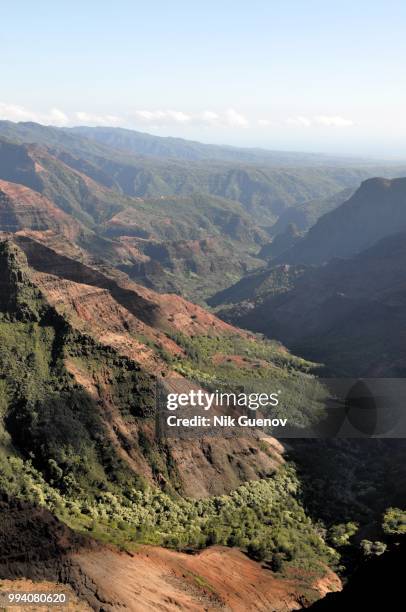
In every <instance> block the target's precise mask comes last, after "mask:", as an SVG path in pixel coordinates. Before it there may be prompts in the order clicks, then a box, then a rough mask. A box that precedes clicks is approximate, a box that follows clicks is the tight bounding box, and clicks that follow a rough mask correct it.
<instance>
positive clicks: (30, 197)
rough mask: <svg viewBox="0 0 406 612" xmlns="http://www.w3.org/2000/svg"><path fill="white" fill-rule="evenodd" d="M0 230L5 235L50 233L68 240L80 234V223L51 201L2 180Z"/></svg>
mask: <svg viewBox="0 0 406 612" xmlns="http://www.w3.org/2000/svg"><path fill="white" fill-rule="evenodd" d="M0 228H1V230H2V231H4V232H17V231H19V230H22V229H31V230H34V231H47V230H51V231H54V232H57V233H59V234H60V235H61V236H65V237H66V238H68V239H70V240H74V239H75V238H77V237H78V235H79V234H80V232H81V227H80V225H79V223H78V222H77V221H75V219H73V218H71V217H69V215H67V214H66V213H64V212H63V211H62V210H60V209H59V208H57V207H56V206H55V205H54V204H53V203H52V202H51V200H49V199H48V198H46V197H45V196H43V195H41V194H40V193H38V192H36V191H34V190H32V189H30V188H29V187H25V186H23V185H18V184H16V183H10V182H7V181H3V180H0Z"/></svg>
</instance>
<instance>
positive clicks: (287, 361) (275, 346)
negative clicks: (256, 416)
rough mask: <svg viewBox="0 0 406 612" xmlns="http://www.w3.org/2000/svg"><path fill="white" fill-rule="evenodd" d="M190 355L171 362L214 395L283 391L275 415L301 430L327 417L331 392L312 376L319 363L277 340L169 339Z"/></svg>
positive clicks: (179, 335)
mask: <svg viewBox="0 0 406 612" xmlns="http://www.w3.org/2000/svg"><path fill="white" fill-rule="evenodd" d="M170 337H171V338H172V339H173V340H175V342H176V343H177V344H179V345H180V346H181V347H182V348H183V349H184V351H185V357H176V358H174V359H172V362H171V365H172V368H173V369H174V370H175V371H177V372H180V373H181V374H183V375H184V376H186V377H187V378H189V379H191V380H194V381H195V382H196V383H198V384H201V385H204V386H205V388H207V389H211V390H213V391H215V390H216V389H218V390H221V388H222V387H225V388H226V389H227V390H228V391H231V390H238V391H239V392H241V391H242V390H244V392H246V393H261V392H264V393H272V392H276V391H279V390H280V391H281V395H280V397H281V401H280V405H279V406H278V407H275V408H272V416H275V417H282V418H283V417H288V419H289V420H290V422H291V423H292V424H294V425H295V426H297V427H302V426H306V425H309V424H310V423H312V422H316V421H318V420H319V419H320V418H322V417H323V414H324V399H325V397H326V396H327V392H326V389H324V387H323V386H322V385H321V384H320V383H319V382H318V381H317V379H316V378H315V376H314V375H313V372H314V371H315V369H316V364H314V363H311V362H309V361H306V360H304V359H301V358H300V357H295V356H293V355H291V354H290V353H288V352H287V351H286V349H284V347H282V345H281V344H280V343H278V342H275V341H271V340H266V339H264V338H261V337H260V336H257V337H254V336H252V337H251V338H250V337H246V338H244V337H243V336H241V335H233V334H230V335H228V336H227V335H225V336H221V337H220V336H217V337H215V336H214V337H213V336H185V335H184V334H182V333H177V334H171V336H170Z"/></svg>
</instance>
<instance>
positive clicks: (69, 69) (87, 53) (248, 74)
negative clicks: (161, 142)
mask: <svg viewBox="0 0 406 612" xmlns="http://www.w3.org/2000/svg"><path fill="white" fill-rule="evenodd" d="M1 13H2V17H1V21H2V27H1V31H0V63H1V80H0V119H9V120H12V121H31V120H32V121H38V122H40V123H45V124H53V125H59V126H71V125H110V126H116V127H127V128H131V129H137V130H141V131H145V132H150V133H153V134H157V135H162V136H179V137H182V138H188V139H194V140H200V141H203V142H213V143H224V144H232V145H238V146H255V147H256V146H259V147H265V148H269V149H280V150H297V151H324V152H327V153H336V154H337V153H338V154H353V155H371V156H377V157H381V158H383V157H403V158H405V157H406V112H405V109H406V2H405V1H404V0H401V1H395V0H386V1H383V0H382V1H376V0H369V1H365V0H357V1H354V0H352V1H351V2H350V1H348V0H339V1H336V2H333V1H329V0H324V1H319V0H232V1H231V0H216V1H213V0H189V1H187V2H186V1H183V0H171V1H169V0H167V1H163V0H159V1H157V0H149V1H148V2H145V1H138V0H132V1H130V0H115V1H114V2H113V1H106V0H99V1H98V2H96V1H94V0H86V1H85V2H83V0H81V1H78V0H70V1H69V2H68V1H65V0H58V1H57V2H55V0H52V1H48V0H37V1H36V2H32V0H18V2H3V3H2V7H1Z"/></svg>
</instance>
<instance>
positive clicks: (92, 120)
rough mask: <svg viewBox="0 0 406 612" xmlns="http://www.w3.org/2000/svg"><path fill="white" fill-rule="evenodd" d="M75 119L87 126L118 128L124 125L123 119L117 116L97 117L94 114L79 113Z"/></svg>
mask: <svg viewBox="0 0 406 612" xmlns="http://www.w3.org/2000/svg"><path fill="white" fill-rule="evenodd" d="M75 117H76V119H78V120H79V121H80V122H81V123H83V124H86V125H101V126H117V125H119V124H120V123H122V119H121V118H120V117H117V116H116V115H95V114H93V113H86V112H84V111H77V112H76V113H75Z"/></svg>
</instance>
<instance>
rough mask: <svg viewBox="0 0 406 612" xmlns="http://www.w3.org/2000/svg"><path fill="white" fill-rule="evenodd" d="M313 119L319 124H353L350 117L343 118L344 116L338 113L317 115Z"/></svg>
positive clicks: (335, 125) (334, 125)
mask: <svg viewBox="0 0 406 612" xmlns="http://www.w3.org/2000/svg"><path fill="white" fill-rule="evenodd" d="M315 121H316V123H318V124H319V125H327V126H329V127H330V126H332V127H349V126H351V125H354V122H353V121H352V120H351V119H345V117H340V116H339V115H318V116H317V117H315Z"/></svg>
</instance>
